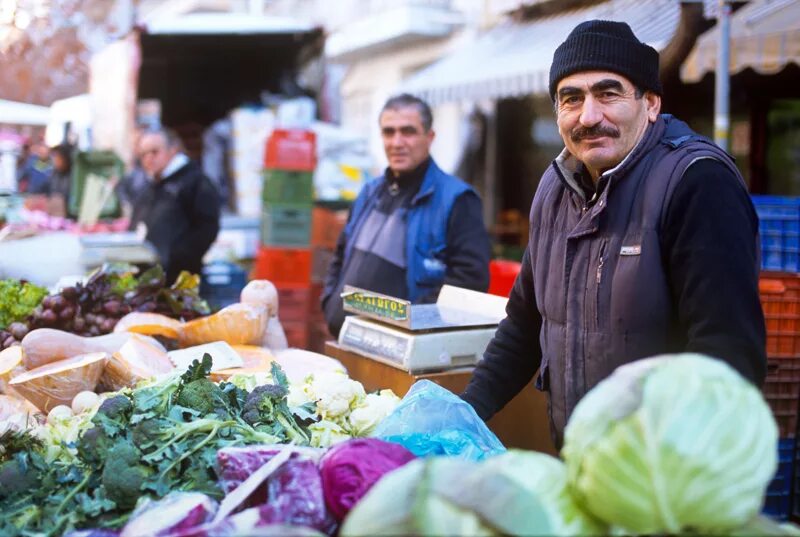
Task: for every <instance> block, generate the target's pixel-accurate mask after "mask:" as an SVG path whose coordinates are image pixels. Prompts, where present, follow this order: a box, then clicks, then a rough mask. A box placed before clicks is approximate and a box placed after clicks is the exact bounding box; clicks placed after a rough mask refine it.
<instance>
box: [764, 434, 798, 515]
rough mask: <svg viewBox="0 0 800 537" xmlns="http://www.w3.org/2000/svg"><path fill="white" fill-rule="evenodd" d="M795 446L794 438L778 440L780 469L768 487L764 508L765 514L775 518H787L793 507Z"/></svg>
mask: <svg viewBox="0 0 800 537" xmlns="http://www.w3.org/2000/svg"><path fill="white" fill-rule="evenodd" d="M795 448H796V443H795V439H794V438H781V439H780V440H779V441H778V469H777V471H776V472H775V477H773V478H772V481H771V482H770V484H769V486H768V487H767V494H766V497H765V498H764V507H763V509H762V512H763V513H764V514H765V515H767V516H769V517H771V518H774V519H775V520H787V519H788V518H789V513H790V512H791V510H792V507H793V506H792V487H793V485H794V484H795V483H794V481H795V478H794V466H795V465H794V461H795V458H796V457H797V453H796V450H795ZM795 509H796V506H795Z"/></svg>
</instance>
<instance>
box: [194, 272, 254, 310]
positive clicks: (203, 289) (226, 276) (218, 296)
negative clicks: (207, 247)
mask: <svg viewBox="0 0 800 537" xmlns="http://www.w3.org/2000/svg"><path fill="white" fill-rule="evenodd" d="M245 285H247V273H246V272H245V270H244V269H243V268H241V267H239V266H238V265H236V264H234V263H229V262H227V261H214V262H212V263H209V264H208V265H206V266H204V267H203V270H202V277H201V279H200V296H201V297H202V298H204V299H205V300H206V302H208V305H209V306H210V307H211V309H212V310H218V309H221V308H224V307H225V306H229V305H231V304H234V303H236V302H239V295H240V294H241V292H242V289H243V288H244V286H245Z"/></svg>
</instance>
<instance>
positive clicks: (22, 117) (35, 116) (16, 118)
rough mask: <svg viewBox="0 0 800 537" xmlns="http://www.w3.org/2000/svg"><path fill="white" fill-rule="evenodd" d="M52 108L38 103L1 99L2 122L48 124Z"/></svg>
mask: <svg viewBox="0 0 800 537" xmlns="http://www.w3.org/2000/svg"><path fill="white" fill-rule="evenodd" d="M49 119H50V109H49V108H48V107H46V106H39V105H36V104H28V103H19V102H16V101H6V100H3V99H0V124H7V125H47V122H48V120H49Z"/></svg>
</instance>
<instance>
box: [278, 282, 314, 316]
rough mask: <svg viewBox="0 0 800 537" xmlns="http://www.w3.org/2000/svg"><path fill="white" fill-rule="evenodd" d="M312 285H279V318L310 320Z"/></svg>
mask: <svg viewBox="0 0 800 537" xmlns="http://www.w3.org/2000/svg"><path fill="white" fill-rule="evenodd" d="M310 298H311V286H310V285H282V286H279V287H278V319H279V320H280V321H281V322H284V321H303V322H306V321H307V320H308V317H309V314H310V310H311V303H310Z"/></svg>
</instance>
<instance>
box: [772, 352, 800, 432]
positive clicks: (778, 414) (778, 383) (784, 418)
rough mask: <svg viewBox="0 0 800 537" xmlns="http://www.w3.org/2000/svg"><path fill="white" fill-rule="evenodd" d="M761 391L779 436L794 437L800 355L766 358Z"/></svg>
mask: <svg viewBox="0 0 800 537" xmlns="http://www.w3.org/2000/svg"><path fill="white" fill-rule="evenodd" d="M763 393H764V398H765V399H766V400H767V403H769V406H770V408H771V409H772V414H773V415H774V416H775V421H777V422H778V429H780V436H781V438H794V437H795V434H796V432H797V414H798V407H799V406H800V357H798V358H768V359H767V378H766V380H765V381H764V388H763Z"/></svg>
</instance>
